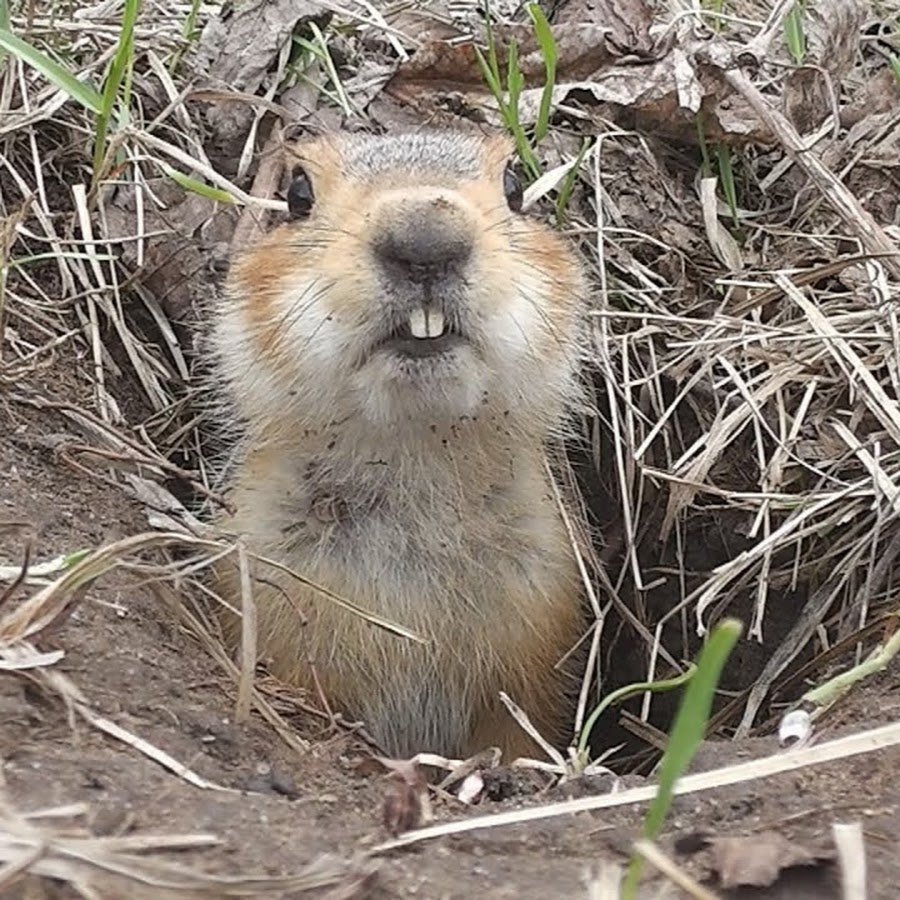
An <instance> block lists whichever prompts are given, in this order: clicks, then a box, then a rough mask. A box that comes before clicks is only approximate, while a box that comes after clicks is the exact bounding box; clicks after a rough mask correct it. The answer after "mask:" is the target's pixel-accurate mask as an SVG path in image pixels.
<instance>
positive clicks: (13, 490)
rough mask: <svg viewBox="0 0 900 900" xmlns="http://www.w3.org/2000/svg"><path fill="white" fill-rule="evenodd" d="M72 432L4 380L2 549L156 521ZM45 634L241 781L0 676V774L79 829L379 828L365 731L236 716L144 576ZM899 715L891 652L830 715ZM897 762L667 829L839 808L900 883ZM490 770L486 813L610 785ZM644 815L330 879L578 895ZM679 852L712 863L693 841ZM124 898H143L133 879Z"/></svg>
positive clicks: (805, 776) (881, 873) (286, 869)
mask: <svg viewBox="0 0 900 900" xmlns="http://www.w3.org/2000/svg"><path fill="white" fill-rule="evenodd" d="M49 384H54V385H61V384H71V385H77V379H76V378H75V377H74V376H73V373H72V372H66V371H62V372H54V373H53V374H52V377H51V376H50V375H49V374H45V375H44V376H42V378H41V387H42V388H43V389H46V386H47V385H49ZM45 392H46V391H45ZM65 431H66V425H65V422H64V421H62V420H61V419H58V418H57V417H56V415H55V414H53V413H48V412H47V411H38V410H35V409H33V408H30V407H28V406H26V405H24V404H20V403H15V402H11V401H10V400H9V399H6V400H4V399H3V398H2V396H0V485H2V491H0V524H3V523H6V524H7V526H8V525H9V523H27V526H28V527H27V529H24V528H23V529H12V528H9V527H7V528H6V529H4V530H0V547H2V553H0V556H2V557H3V559H4V561H5V562H10V561H12V560H16V559H19V558H21V553H22V551H23V547H24V541H25V538H26V536H27V535H28V534H30V536H31V537H32V538H33V541H34V547H35V548H39V553H40V556H41V557H42V558H47V557H49V556H50V555H52V554H56V553H61V552H64V551H72V550H74V549H78V548H82V547H86V546H92V547H93V546H97V545H99V544H101V543H103V542H105V541H109V540H114V539H116V538H119V537H122V536H124V535H127V534H132V533H136V532H139V531H142V530H145V528H146V525H145V521H144V520H143V516H142V513H141V511H140V510H139V509H138V508H137V506H136V505H135V504H133V503H132V502H131V501H130V500H128V499H127V498H126V497H125V496H124V495H123V494H122V493H121V492H120V491H119V490H118V489H116V488H115V487H113V486H112V485H106V484H102V483H100V482H99V481H95V480H91V479H89V478H86V476H84V475H83V474H78V473H76V472H74V471H72V470H71V469H70V468H69V467H67V466H65V465H64V464H63V463H61V462H60V461H59V460H58V459H57V458H55V457H54V454H53V453H52V451H51V450H50V449H48V448H49V447H50V446H52V444H53V441H54V438H55V436H57V435H59V434H60V433H65ZM40 646H41V649H43V650H50V649H57V648H59V649H63V650H64V651H65V658H64V660H63V661H62V662H61V663H59V664H58V666H57V668H58V669H59V670H60V671H62V672H64V673H66V674H67V675H68V676H69V677H70V678H71V679H72V680H73V681H74V682H75V684H76V685H77V686H78V687H79V688H80V689H81V690H82V691H83V692H84V694H85V696H86V698H87V699H88V701H89V702H90V703H91V704H92V706H93V707H94V708H95V709H96V710H97V711H98V712H99V713H101V714H103V715H105V716H106V717H108V718H109V719H111V720H113V721H114V722H116V723H117V724H119V725H121V726H123V727H125V728H126V729H128V730H129V731H131V732H132V733H133V734H136V735H138V736H140V737H142V738H144V739H146V740H148V741H150V742H152V743H153V744H155V745H156V746H157V747H159V748H161V749H163V750H165V751H166V752H168V753H169V754H171V755H172V756H173V757H174V758H175V759H177V760H178V761H179V762H181V763H183V764H184V765H187V766H189V767H190V768H192V769H193V770H194V771H195V772H197V773H198V774H200V775H201V776H203V777H204V778H206V779H209V780H210V781H213V782H215V783H216V784H218V785H222V786H225V787H229V788H237V789H238V792H229V793H225V792H220V791H215V790H203V789H200V788H197V787H193V786H191V785H189V784H187V783H186V782H185V781H183V780H181V779H180V778H178V777H177V776H175V775H174V774H172V773H170V772H169V771H167V770H165V769H163V768H162V767H161V766H160V765H158V764H157V763H155V762H152V761H151V760H149V759H148V758H147V757H146V756H145V755H143V754H142V753H141V752H139V751H138V750H136V749H133V748H131V747H127V746H125V745H124V744H122V743H119V742H117V741H115V740H113V739H112V738H110V737H107V736H105V735H103V734H101V733H99V732H98V731H96V730H95V729H93V728H92V727H91V726H90V725H88V724H86V723H85V722H84V721H82V720H77V721H75V722H74V724H73V723H71V722H70V721H69V719H68V717H67V714H66V709H65V708H64V706H63V705H62V703H61V702H60V701H59V699H58V697H55V696H52V695H49V694H46V693H42V692H40V691H37V690H35V688H34V686H33V684H32V683H31V682H30V681H29V680H27V679H26V678H24V677H22V676H21V674H18V673H17V674H10V673H0V760H2V781H3V782H5V785H6V792H7V795H8V798H9V799H10V800H11V802H12V804H13V805H14V807H15V808H16V809H17V810H18V811H20V812H28V811H32V810H35V809H38V808H41V807H46V806H52V805H62V804H70V803H74V802H82V803H85V804H86V805H87V808H88V814H87V824H88V827H89V828H90V830H91V832H92V833H94V834H97V835H113V834H145V833H156V834H181V833H197V832H206V833H212V834H214V835H216V836H217V837H218V838H219V840H220V841H221V843H220V844H219V845H218V846H216V847H214V848H211V849H205V850H195V851H190V852H181V853H173V854H169V857H170V858H172V859H174V860H176V861H178V862H179V863H181V864H184V865H190V866H191V867H193V868H194V869H197V870H202V871H205V872H216V873H220V874H222V873H232V874H242V875H247V874H249V873H258V874H268V875H275V874H284V873H291V872H296V871H299V870H301V869H302V868H303V867H304V866H305V865H306V864H307V863H309V862H311V861H313V860H315V859H316V858H318V857H319V856H320V855H321V854H323V853H327V854H329V855H331V856H332V857H336V858H338V859H343V860H350V859H351V858H353V857H355V856H356V855H357V854H359V853H364V852H365V851H367V850H369V849H370V848H372V847H373V846H375V845H376V844H378V843H379V842H381V841H383V840H384V839H386V838H387V836H388V835H387V833H386V832H385V830H384V827H383V824H382V806H383V802H384V798H385V796H386V793H387V791H388V783H387V782H386V780H385V779H384V777H383V776H380V775H371V774H370V775H361V774H359V773H358V772H357V771H356V768H355V766H354V760H356V759H357V758H359V757H360V756H361V755H363V753H364V752H365V751H364V747H363V745H362V744H361V743H360V742H359V741H357V740H356V739H354V738H353V737H352V736H350V735H348V734H347V733H342V732H339V731H334V730H331V731H329V726H328V725H327V723H325V724H323V721H322V720H321V719H316V718H314V717H312V716H308V717H303V718H301V719H300V720H296V719H295V720H294V721H293V724H294V725H295V726H296V727H297V728H298V731H299V733H300V734H302V735H303V736H304V737H305V738H307V739H309V740H310V741H311V743H310V749H309V750H308V752H305V753H298V752H295V751H292V750H290V749H289V748H287V746H286V745H285V744H284V743H283V742H282V741H281V740H280V739H279V738H278V737H277V736H276V735H275V734H274V733H273V731H272V730H271V729H270V728H269V727H268V726H267V725H265V724H264V723H262V722H260V721H254V722H253V723H252V724H251V725H250V726H248V727H237V726H235V725H234V724H233V722H232V712H233V698H234V691H233V687H232V685H231V684H230V683H229V682H228V680H227V679H226V678H225V676H223V674H222V672H221V671H220V670H219V669H218V668H217V667H216V665H215V664H214V663H213V662H212V661H211V660H210V659H209V658H208V657H207V656H206V654H205V653H204V652H203V651H202V650H201V649H200V648H199V647H198V646H197V644H196V643H195V642H194V641H193V640H192V639H191V638H190V637H188V636H187V635H186V634H184V633H183V632H182V631H180V630H179V629H178V627H177V626H176V623H175V621H174V619H173V616H172V613H171V611H170V610H169V609H168V608H167V607H166V606H165V604H163V603H161V602H160V600H159V599H158V597H157V596H156V595H155V594H154V592H152V591H151V590H149V589H148V588H147V587H146V586H142V585H140V584H139V583H136V582H135V579H134V578H132V577H130V576H127V575H124V574H117V575H114V576H109V577H106V578H104V579H102V580H101V581H99V582H98V583H96V584H95V585H94V586H93V587H92V588H91V589H90V590H89V591H88V593H87V595H86V597H85V598H84V599H83V601H82V602H81V603H80V604H79V605H78V606H77V608H76V609H75V610H74V612H73V613H72V615H71V616H70V617H69V618H68V620H67V621H66V622H65V623H64V625H62V626H61V627H60V628H59V629H58V630H56V631H54V633H53V634H52V635H50V636H48V637H46V638H44V639H43V640H42V641H41V644H40ZM898 713H900V670H898V668H897V667H896V666H894V667H893V668H892V669H891V670H890V671H889V672H887V673H885V674H884V675H882V676H880V677H879V678H877V679H875V680H874V681H872V683H870V684H868V685H866V686H865V687H864V688H862V689H861V690H859V691H857V692H856V693H853V694H851V696H850V698H849V700H848V701H846V702H845V703H844V704H843V707H842V709H841V711H840V712H839V714H838V716H837V717H836V718H835V719H834V720H832V721H831V722H830V723H829V725H828V729H827V731H828V733H829V734H831V735H834V734H839V733H841V732H842V731H848V730H849V731H858V730H861V729H863V728H865V727H867V726H873V725H876V724H879V723H883V722H885V721H891V720H896V719H897V717H898ZM776 751H777V746H776V743H775V739H774V738H764V739H754V740H752V741H750V742H747V743H745V744H740V743H738V744H709V745H707V746H706V747H704V749H703V751H702V753H701V764H702V766H703V767H705V768H709V767H713V766H716V765H725V764H728V763H731V762H733V761H735V760H736V759H738V758H739V757H740V756H741V755H761V754H766V753H774V752H776ZM898 766H900V751H898V750H892V751H888V752H882V753H878V754H870V755H867V756H863V757H857V758H852V759H850V760H847V761H843V762H839V763H835V764H831V765H827V766H821V767H817V768H815V769H807V770H803V771H800V772H796V773H793V774H786V775H780V776H777V777H772V778H770V779H767V780H763V781H755V782H751V783H750V784H747V785H744V786H739V787H736V788H728V789H723V790H717V791H711V792H706V793H704V794H698V795H694V796H686V797H682V798H679V799H678V800H677V801H676V804H675V808H674V810H673V811H672V814H671V816H670V819H669V820H668V825H667V828H666V830H665V835H664V839H663V841H662V845H663V847H665V848H666V849H668V850H670V851H672V852H674V850H673V842H674V841H675V840H676V839H679V838H682V839H684V838H686V836H688V835H691V834H693V833H696V832H705V833H712V834H714V835H716V836H724V835H735V836H736V835H749V836H753V835H755V834H759V833H760V832H762V831H765V830H770V829H774V830H776V831H778V832H780V833H781V834H783V835H784V836H786V837H787V838H788V839H790V840H791V841H793V842H795V843H796V844H798V845H799V846H801V847H803V848H807V849H809V850H812V851H814V852H819V851H822V852H824V854H825V855H826V856H828V855H831V854H832V853H833V847H832V845H831V837H830V829H831V825H832V823H833V822H855V821H861V822H862V824H863V827H864V830H865V836H866V847H867V862H868V865H869V872H870V896H871V897H873V898H876V897H877V898H888V897H895V896H896V895H897V885H898V884H900V853H898V850H900V844H898V836H900V785H898V783H897V780H896V777H895V776H896V772H897V770H898ZM504 779H505V780H504ZM493 781H494V782H495V783H496V784H497V785H499V786H500V787H499V788H498V789H497V792H498V793H504V792H505V793H513V796H509V797H507V798H506V799H504V800H502V801H491V800H485V801H483V802H482V803H481V804H480V806H479V807H478V808H477V812H479V813H488V812H494V811H500V810H508V809H512V808H516V807H518V806H522V805H532V804H537V803H542V802H547V801H548V800H552V799H562V798H564V797H565V796H568V795H572V794H574V795H578V794H583V793H590V792H592V791H604V792H605V791H607V790H608V789H609V787H610V783H609V781H607V780H604V779H600V780H598V781H597V783H595V784H578V783H575V784H572V785H570V786H568V787H565V788H558V789H554V790H550V791H547V792H546V793H544V794H543V795H538V794H536V793H535V792H534V790H533V789H532V790H531V792H530V793H529V792H519V793H515V791H510V790H509V785H516V784H533V779H530V778H526V779H518V780H515V779H512V778H511V777H509V776H508V773H506V775H503V774H502V773H501V774H498V775H496V777H495V778H494V779H493ZM0 783H2V782H0ZM503 785H506V786H507V789H506V791H504V790H502V787H503ZM433 806H434V812H435V815H436V818H437V820H438V821H441V820H446V819H451V818H459V817H464V816H466V815H468V814H471V813H469V812H467V811H466V810H464V809H463V808H462V807H461V806H460V805H459V804H457V803H455V802H454V801H451V800H448V799H446V798H435V799H434V800H433ZM641 813H642V809H640V808H625V809H621V810H608V811H602V812H600V813H595V814H591V813H582V814H579V815H576V816H570V817H565V818H557V819H550V820H544V821H541V822H537V823H532V824H525V825H515V826H509V827H503V828H497V829H489V830H482V831H478V832H475V833H472V834H463V835H460V836H456V837H453V838H441V839H438V840H436V841H433V842H430V843H425V844H421V845H417V846H415V847H412V848H409V849H406V850H400V851H394V852H393V853H391V854H388V855H384V856H381V857H379V858H378V860H377V866H378V872H377V874H376V875H375V876H374V877H373V878H370V879H362V878H360V879H357V880H355V881H354V880H353V879H352V878H351V879H350V880H349V881H347V882H345V883H344V885H343V888H342V890H343V892H342V893H334V894H332V895H331V896H334V897H338V896H342V897H364V896H371V897H407V896H409V897H413V896H415V897H423V898H464V897H486V898H487V897H490V898H502V897H509V898H542V900H543V898H550V897H566V898H568V897H587V896H588V887H587V886H586V884H587V883H586V880H585V879H586V878H587V877H588V873H589V872H590V871H591V870H592V868H595V867H596V866H597V865H598V864H599V863H600V862H601V861H602V860H614V861H619V862H623V861H625V860H626V859H627V852H628V846H629V841H630V840H631V839H632V838H633V837H634V836H635V835H636V832H637V829H638V828H639V825H640V821H641ZM82 824H83V823H82ZM748 846H750V847H752V846H753V842H752V841H751V843H750V844H749V845H748ZM678 858H679V859H680V860H681V861H682V862H686V864H687V865H688V866H689V867H693V868H694V871H696V872H700V873H702V872H703V871H704V867H703V863H702V858H701V857H693V858H690V857H684V856H679V857H678ZM2 882H3V877H2V872H0V896H4V897H17V898H19V897H21V898H25V897H29V898H30V897H54V896H60V897H64V896H74V894H70V893H68V888H61V889H60V892H59V893H56V892H54V891H53V890H51V889H50V888H47V887H46V884H45V886H44V887H43V888H39V887H38V886H37V884H36V882H19V883H18V884H17V885H15V886H9V887H7V888H6V890H5V891H4V890H3V887H2ZM836 885H837V881H836V880H835V872H834V867H833V866H831V865H830V864H828V863H827V862H826V863H823V864H816V865H812V866H810V867H807V868H805V869H792V870H789V871H788V872H786V873H784V874H783V875H782V877H781V878H780V879H779V880H778V881H777V883H776V885H774V886H773V887H770V888H766V889H760V890H752V889H750V888H745V889H743V892H734V891H733V892H731V893H726V892H721V896H727V897H742V898H743V897H810V898H812V897H837V896H839V895H840V892H839V890H838V888H837V886H836ZM117 891H121V888H113V889H112V892H111V893H106V894H104V896H108V897H116V896H123V894H122V893H117ZM124 895H125V896H136V894H133V893H132V892H131V890H130V889H129V890H128V891H127V892H126V894H124ZM251 895H252V894H251ZM148 896H157V894H156V893H154V892H153V891H151V892H150V894H149V895H148ZM185 896H189V895H185ZM211 896H215V891H213V892H212V894H211ZM285 896H299V895H298V894H293V895H289V894H286V895H285ZM647 896H653V893H652V892H649V893H648V894H647ZM669 896H679V894H677V893H676V894H669Z"/></svg>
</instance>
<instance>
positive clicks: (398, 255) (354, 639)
mask: <svg viewBox="0 0 900 900" xmlns="http://www.w3.org/2000/svg"><path fill="white" fill-rule="evenodd" d="M291 153H292V160H291V163H292V168H293V181H292V183H291V186H290V189H289V192H288V207H289V211H290V218H291V220H290V221H289V222H287V223H285V224H284V225H282V226H279V227H278V228H276V229H275V230H274V231H272V232H271V233H270V234H269V235H268V236H267V237H265V238H264V239H263V240H261V241H260V242H259V243H258V244H257V245H256V246H255V247H253V248H251V249H250V250H249V251H247V252H245V253H244V254H243V255H242V256H241V257H239V258H238V259H237V261H236V262H235V264H234V266H233V269H232V272H231V275H230V279H229V286H228V291H227V296H226V298H225V302H224V303H223V305H222V307H221V308H220V309H219V310H218V311H217V315H216V319H215V326H214V332H213V339H214V348H215V351H216V363H217V368H216V371H217V374H218V378H219V380H220V382H221V384H222V386H223V388H224V389H225V391H226V392H227V394H228V396H229V399H230V403H231V405H232V406H233V407H234V409H235V413H236V415H237V417H238V418H239V420H240V423H241V434H242V436H241V441H240V446H239V451H238V459H237V464H236V469H235V472H234V475H233V479H232V484H231V486H230V493H229V501H230V503H231V505H232V507H233V510H234V514H233V515H231V516H230V517H228V518H227V519H225V520H224V521H223V523H222V524H223V525H224V527H226V528H227V529H228V530H229V531H230V532H232V533H234V534H239V535H241V536H242V537H243V538H244V540H245V542H246V544H247V546H248V548H249V549H250V551H251V552H252V553H253V554H254V555H258V556H259V557H262V558H263V559H261V560H257V561H255V562H254V564H253V574H254V576H255V581H254V584H253V597H254V600H255V602H256V606H257V616H258V640H259V650H260V653H261V655H262V656H264V657H265V658H267V659H268V661H269V663H270V668H271V671H272V672H273V674H275V675H276V676H278V677H280V678H282V679H285V680H287V681H290V682H293V683H297V684H300V685H304V686H310V687H311V686H313V685H314V684H315V683H316V679H318V683H319V684H320V685H321V687H322V690H323V691H324V694H325V696H326V698H327V699H328V700H329V702H330V703H331V704H332V705H333V706H334V707H335V708H336V709H337V710H339V711H341V712H343V713H344V714H345V716H349V717H353V718H357V719H360V720H362V721H363V722H364V723H365V725H366V726H367V728H368V730H369V731H370V733H371V734H372V735H373V737H374V738H375V739H376V740H377V741H378V743H379V744H380V745H381V746H382V748H383V749H384V750H385V751H386V752H388V753H391V754H395V755H401V754H402V755H411V754H412V753H415V752H418V751H432V752H438V753H442V754H446V755H461V754H468V753H472V752H477V751H478V750H481V749H484V748H485V747H487V746H491V745H494V746H499V747H500V748H501V749H502V750H503V751H504V753H505V754H512V755H516V754H521V753H525V752H532V750H533V747H532V746H531V742H530V739H529V738H527V736H526V735H525V733H524V732H523V731H522V730H521V729H520V728H519V726H518V725H517V724H516V723H515V722H514V721H513V719H512V718H511V716H510V715H509V713H508V712H506V710H505V709H504V707H503V706H502V704H501V702H500V699H499V693H500V692H501V691H505V692H506V693H508V694H509V695H510V696H511V697H512V699H513V700H515V701H516V702H517V703H518V704H519V705H520V706H522V707H523V709H524V710H525V711H526V713H527V714H528V715H529V717H530V718H531V720H532V722H533V723H534V724H535V725H536V727H537V728H538V730H539V731H541V733H542V734H544V735H545V736H546V737H547V738H548V739H550V740H559V739H560V737H564V736H565V735H564V734H563V733H562V729H563V728H564V726H565V716H566V711H567V707H566V702H565V693H566V688H567V686H568V682H567V676H566V675H565V667H564V666H563V665H561V664H562V662H563V660H564V657H565V656H566V655H567V654H568V653H569V651H570V650H571V649H572V648H573V647H574V645H575V644H576V643H577V642H578V640H579V638H580V636H581V633H582V628H583V620H582V606H581V590H580V578H579V575H578V570H577V566H576V563H575V558H574V554H573V551H572V548H571V545H570V540H569V537H568V534H567V531H566V529H565V527H564V524H563V521H562V519H561V517H560V514H559V512H558V509H557V504H556V502H555V499H554V496H553V492H552V488H551V485H550V482H549V480H548V477H547V475H546V467H545V462H544V446H545V442H546V440H547V439H548V438H549V437H551V436H553V435H555V434H558V433H560V431H561V429H562V428H563V425H564V417H565V413H566V409H567V406H568V404H569V403H571V402H572V401H573V400H575V399H576V398H577V396H578V392H577V375H576V373H577V364H578V352H579V343H580V339H581V335H582V327H583V326H582V316H583V309H582V305H581V304H582V302H583V296H584V284H583V281H582V275H581V272H580V268H579V266H578V263H577V261H576V260H575V258H574V257H573V255H572V253H571V251H570V250H569V249H568V248H567V246H566V244H565V243H564V242H563V241H562V240H561V239H560V238H559V237H557V236H556V235H555V234H554V233H553V232H552V231H550V230H549V229H547V228H545V227H543V226H541V225H539V224H538V223H536V222H534V221H533V220H530V219H528V218H527V217H525V216H524V215H523V214H522V213H521V212H520V207H521V189H520V188H519V185H518V183H517V181H516V179H515V177H514V176H513V175H512V173H511V171H510V170H509V168H508V161H509V157H510V154H511V147H510V145H509V143H508V142H507V141H506V139H504V138H499V137H490V138H484V137H481V136H478V135H470V134H468V133H466V134H463V133H460V132H424V133H415V134H406V135H398V136H391V137H380V138H378V137H372V136H362V135H333V136H329V137H325V138H319V139H316V140H313V141H309V142H306V143H302V144H300V145H298V146H296V147H294V148H293V149H292V151H291ZM266 560H270V561H272V562H274V563H276V565H274V566H273V565H271V564H270V563H268V562H266ZM286 570H289V571H286ZM218 576H219V586H220V590H221V592H222V594H223V597H224V599H226V600H227V601H228V603H229V604H231V605H232V606H233V607H235V608H236V609H239V608H240V602H241V601H240V596H241V594H240V584H239V579H238V577H237V571H236V567H235V564H234V561H233V559H225V560H223V561H222V562H221V564H220V565H219V567H218ZM297 576H299V577H297ZM319 588H322V589H324V591H323V590H320V589H319ZM334 595H336V597H337V598H341V599H343V600H346V601H347V603H348V604H351V605H352V606H353V607H356V608H358V609H360V610H363V611H365V613H366V614H368V616H370V617H372V618H374V619H378V620H387V621H388V622H392V623H395V624H396V625H399V626H401V627H402V628H404V629H406V630H408V631H410V632H412V633H414V634H415V635H416V636H417V637H418V638H420V640H412V639H410V638H409V637H405V636H399V635H397V634H395V633H393V632H391V631H390V630H388V629H386V628H383V627H381V626H380V625H379V624H378V623H377V622H373V621H368V620H367V619H366V618H364V617H362V616H360V615H359V614H358V613H357V612H356V611H354V610H353V609H350V608H348V607H347V605H346V604H343V603H342V602H341V601H340V599H335V596H334ZM230 630H231V633H232V634H233V635H236V634H237V633H239V629H237V628H236V626H235V625H234V623H233V622H232V623H231V628H230ZM314 673H315V674H314Z"/></svg>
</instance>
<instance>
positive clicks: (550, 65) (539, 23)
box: [528, 3, 558, 145]
mask: <svg viewBox="0 0 900 900" xmlns="http://www.w3.org/2000/svg"><path fill="white" fill-rule="evenodd" d="M528 14H529V15H530V16H531V20H532V22H534V34H535V37H537V41H538V46H539V47H540V48H541V56H542V57H543V58H544V69H545V72H546V75H545V78H544V90H543V93H542V94H541V105H540V109H539V110H538V117H537V122H536V123H535V126H534V143H535V145H537V144H540V142H541V141H542V140H543V139H544V138H545V137H546V136H547V132H548V131H549V130H550V107H551V102H552V100H553V89H554V87H556V63H557V59H558V54H557V51H556V40H555V39H554V37H553V29H551V28H550V23H549V22H548V21H547V17H546V16H545V15H544V11H543V10H542V9H541V8H540V6H538V4H537V3H531V4H529V6H528Z"/></svg>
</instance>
